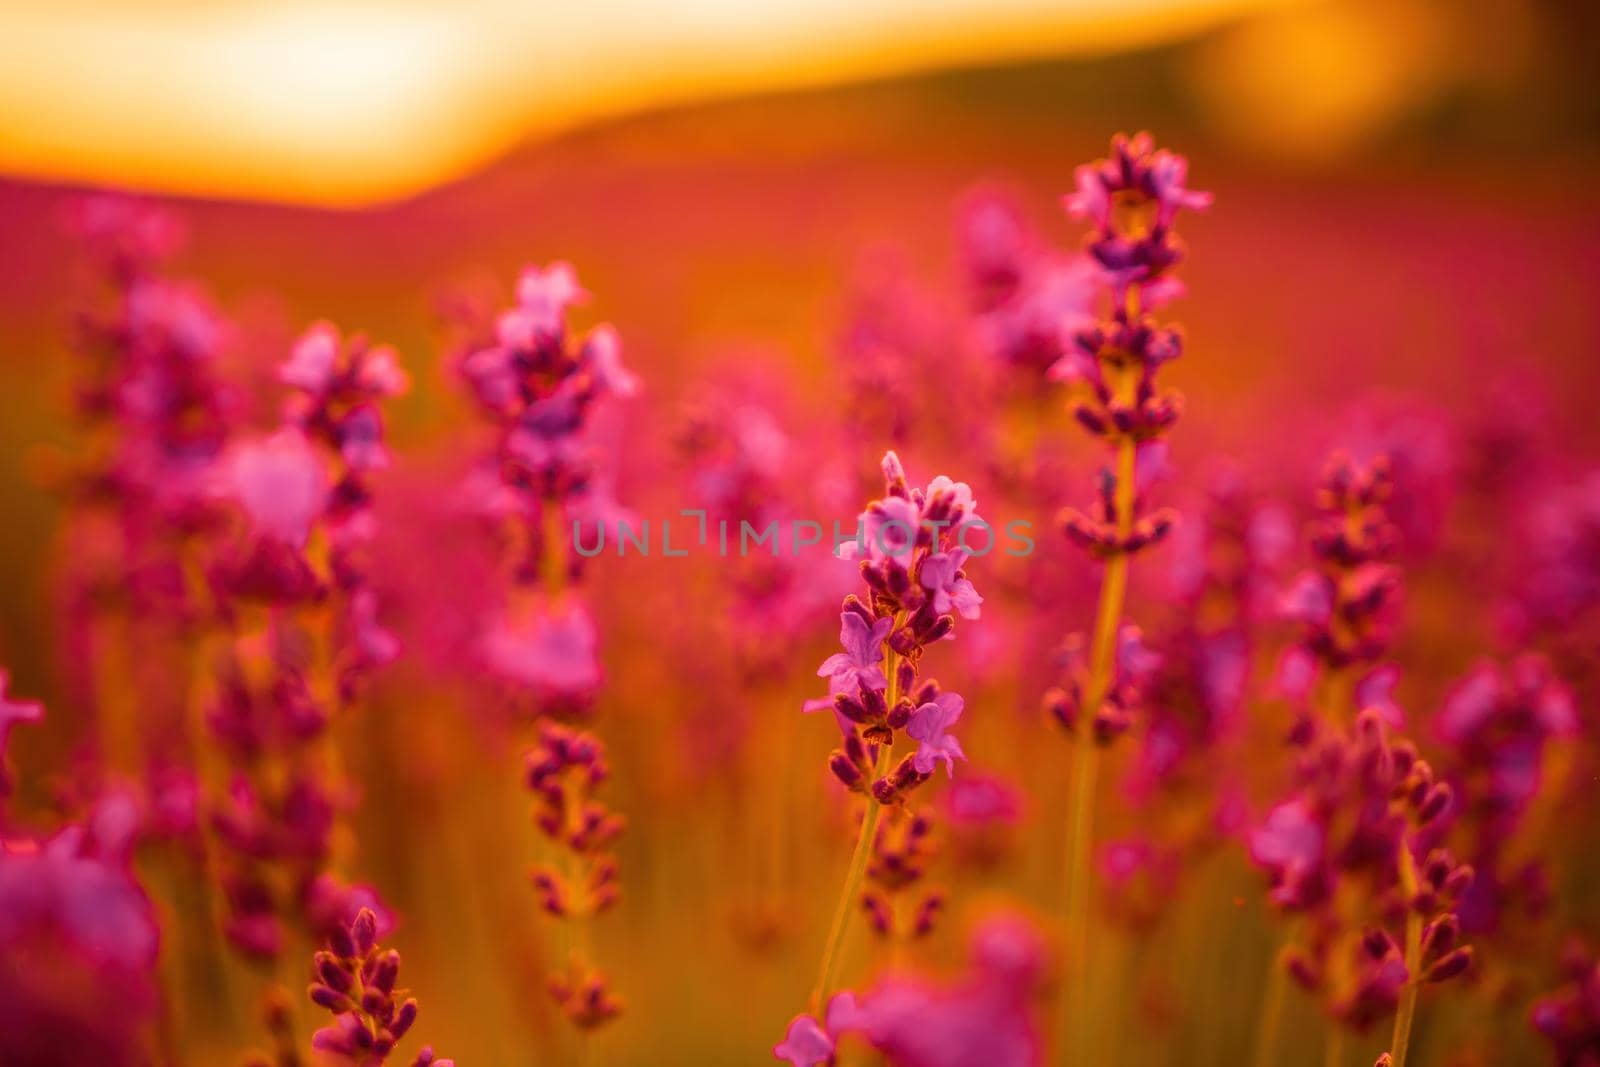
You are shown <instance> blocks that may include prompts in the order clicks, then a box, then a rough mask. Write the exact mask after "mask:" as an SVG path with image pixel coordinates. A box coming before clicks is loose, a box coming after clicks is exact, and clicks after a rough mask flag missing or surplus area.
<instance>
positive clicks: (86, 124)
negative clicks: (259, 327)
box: [0, 0, 1298, 205]
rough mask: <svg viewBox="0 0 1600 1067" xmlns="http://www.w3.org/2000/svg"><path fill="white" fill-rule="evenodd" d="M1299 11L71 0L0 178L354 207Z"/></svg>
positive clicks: (1273, 1) (7, 123) (1186, 4)
mask: <svg viewBox="0 0 1600 1067" xmlns="http://www.w3.org/2000/svg"><path fill="white" fill-rule="evenodd" d="M1297 2H1298V0H1054V2H1051V0H915V2H912V0H888V2H877V3H862V2H861V0H762V2H760V3H750V2H748V0H686V2H684V3H678V4H674V5H671V8H670V10H669V9H668V8H667V6H666V5H663V4H660V3H659V2H657V0H589V2H586V3H584V4H581V5H580V4H564V5H557V4H553V3H537V4H530V3H526V2H518V0H460V2H457V3H449V4H446V3H439V4H422V3H403V2H402V3H386V4H380V3H376V2H364V0H331V2H322V3H311V2H306V0H280V2H276V3H271V4H266V3H249V2H241V0H212V2H209V3H195V2H181V0H145V2H142V3H130V2H118V0H61V2H58V3H52V4H48V5H26V6H25V5H20V4H9V5H6V6H5V7H4V8H3V9H0V116H3V117H0V173H5V174H11V175H20V176H28V177H37V178H48V179H66V180H80V181H91V182H118V183H126V184H132V185H136V186H140V187H144V188H148V189H153V190H160V191H171V192H184V193H196V194H202V195H226V196H241V197H248V198H259V199H267V200H286V201H294V202H305V203H320V204H333V205H353V204H362V203H371V202H376V201H383V200H390V199H395V198H399V197H403V196H405V195H407V194H410V193H412V192H415V191H418V190H420V189H425V188H428V187H430V186H432V185H435V184H438V183H439V182H441V181H445V180H448V179H450V178H452V177H456V176H459V175H461V174H463V173H466V172H469V171H470V170H472V169H473V168H474V167H476V166H478V165H481V164H482V163H483V162H485V161H487V160H489V159H491V158H493V157H494V156H495V155H497V154H498V153H500V152H502V151H504V150H505V149H506V148H508V147H509V146H510V145H512V144H514V143H515V142H517V141H518V140H520V139H522V138H524V137H527V136H530V135H537V134H540V133H545V132H549V131H552V130H556V129H561V128H565V127H570V126H572V125H575V124H579V123H581V122H584V121H586V120H591V119H595V118H599V117H604V116H607V115H614V114H619V113H624V112H628V111H631V110H637V109H640V108H648V107H654V106H660V105H662V104H668V103H676V102H682V101H689V100H695V99H701V98H706V97H713V96H718V95H726V94H729V93H737V92H746V91H752V90H763V89H774V88H789V87H800V86H809V85H819V84H827V83H831V82H839V81H846V80H850V79H854V78H861V77H872V76H881V75H885V74H893V73H899V72H905V71H914V70H920V69H930V68H936V67H941V66H948V65H954V64H963V63H974V62H983V61H995V60H1004V59H1015V58H1023V57H1039V56H1053V55H1069V54H1089V53H1095V52H1103V51H1108V50H1113V49H1118V48H1127V47H1135V46H1138V45H1142V44H1149V43H1153V42H1158V41H1162V40H1168V39H1172V38H1176V37H1182V36H1184V35H1187V34H1191V33H1194V32H1196V31H1198V30H1201V29H1204V28H1207V27H1209V26H1213V25H1216V24H1217V23H1218V22H1220V21H1222V20H1226V19H1229V18H1234V17H1237V16H1239V15H1241V14H1244V13H1247V12H1255V11H1259V10H1260V9H1263V8H1281V7H1286V6H1291V5H1294V4H1296V3H1297Z"/></svg>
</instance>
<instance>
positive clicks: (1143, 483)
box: [1049, 133, 1211, 1057]
mask: <svg viewBox="0 0 1600 1067" xmlns="http://www.w3.org/2000/svg"><path fill="white" fill-rule="evenodd" d="M1076 178H1077V189H1076V191H1075V192H1073V193H1072V194H1070V195H1068V196H1066V197H1065V198H1063V203H1064V205H1065V207H1066V208H1067V211H1068V212H1069V213H1070V214H1071V215H1072V216H1073V217H1075V218H1080V219H1084V220H1085V221H1087V222H1088V223H1089V225H1090V226H1091V231H1090V233H1089V235H1088V237H1087V238H1086V243H1085V247H1086V250H1087V252H1088V253H1089V256H1090V257H1091V258H1092V259H1093V260H1094V262H1095V263H1097V264H1098V266H1099V268H1100V271H1101V273H1102V275H1103V279H1104V282H1105V284H1106V286H1107V288H1108V289H1109V291H1110V296H1111V299H1110V311H1109V314H1108V315H1107V316H1106V317H1104V318H1102V319H1100V320H1099V321H1098V322H1093V323H1091V324H1088V325H1085V326H1084V327H1082V328H1081V329H1078V330H1077V331H1076V332H1075V333H1074V334H1073V336H1072V338H1071V340H1070V341H1069V342H1068V343H1067V345H1066V348H1065V350H1064V351H1063V352H1062V353H1061V355H1060V357H1059V358H1058V359H1057V360H1056V362H1055V363H1054V364H1053V365H1052V366H1051V367H1050V370H1049V377H1050V378H1052V379H1053V380H1057V381H1062V382H1066V383H1068V385H1069V386H1070V388H1071V397H1072V398H1071V400H1070V401H1069V408H1070V410H1071V413H1072V415H1073V417H1074V418H1075V419H1076V420H1077V422H1078V423H1079V424H1080V425H1081V426H1082V427H1083V428H1084V429H1085V430H1087V431H1088V432H1089V433H1090V434H1091V435H1092V436H1094V437H1095V438H1097V439H1099V440H1100V441H1101V442H1103V443H1104V445H1105V446H1106V447H1107V449H1108V450H1109V451H1110V453H1111V465H1110V466H1109V467H1108V468H1106V469H1103V470H1102V471H1101V473H1100V480H1099V491H1098V494H1097V499H1096V500H1095V502H1094V503H1093V504H1092V505H1091V506H1090V507H1089V508H1088V509H1087V510H1083V511H1080V510H1077V509H1072V508H1069V509H1066V510H1065V511H1064V512H1063V513H1062V516H1061V525H1062V528H1063V530H1064V532H1065V533H1066V536H1067V537H1068V539H1069V540H1071V541H1072V542H1073V543H1075V544H1077V545H1079V546H1080V547H1082V548H1084V549H1085V550H1086V551H1088V552H1089V553H1090V554H1091V555H1093V556H1094V557H1095V558H1096V559H1099V560H1102V561H1103V562H1104V565H1105V577H1104V581H1103V583H1102V585H1101V589H1100V602H1099V607H1098V610H1097V614H1096V620H1095V626H1094V631H1093V636H1092V637H1091V638H1090V639H1089V640H1088V641H1083V640H1082V639H1081V638H1080V639H1078V641H1077V647H1079V648H1080V649H1083V650H1084V654H1083V655H1082V656H1081V658H1079V659H1077V661H1076V663H1077V669H1076V670H1071V669H1070V668H1069V684H1068V685H1067V686H1065V687H1063V688H1062V689H1061V690H1058V691H1056V692H1055V693H1054V694H1052V705H1053V706H1052V710H1053V711H1054V712H1055V713H1056V716H1057V718H1059V719H1060V720H1061V721H1062V722H1063V724H1065V725H1067V726H1068V728H1069V729H1070V730H1072V732H1073V733H1074V735H1075V738H1076V741H1075V744H1074V756H1073V766H1072V798H1071V801H1070V810H1069V813H1068V834H1069V845H1068V854H1069V866H1068V873H1067V887H1066V888H1067V892H1066V911H1067V937H1068V953H1069V965H1070V966H1071V967H1072V969H1073V971H1072V973H1073V976H1074V980H1073V981H1072V982H1069V983H1068V985H1069V986H1076V987H1077V988H1076V989H1075V990H1074V992H1075V993H1076V992H1081V990H1082V985H1083V980H1084V977H1085V975H1086V974H1087V971H1086V970H1085V969H1084V968H1085V963H1084V957H1085V954H1086V951H1087V946H1088V940H1089V938H1088V930H1089V882H1088V879H1089V867H1090V864H1089V858H1090V855H1091V852H1092V848H1093V836H1094V803H1095V792H1096V789H1095V785H1096V779H1097V776H1098V764H1099V750H1100V748H1101V747H1102V746H1104V745H1106V744H1108V743H1109V742H1110V741H1111V740H1112V739H1113V738H1114V737H1116V736H1117V735H1118V734H1120V733H1122V732H1123V731H1124V730H1126V729H1127V727H1128V725H1129V723H1130V722H1131V718H1132V706H1133V705H1134V704H1135V703H1136V702H1137V700H1138V692H1137V690H1138V684H1137V678H1136V677H1135V676H1134V674H1135V672H1134V670H1133V669H1132V668H1134V667H1135V663H1136V661H1134V660H1130V658H1129V657H1127V656H1124V655H1123V654H1122V651H1124V650H1127V649H1129V647H1130V632H1129V631H1128V630H1127V629H1126V628H1125V627H1124V626H1123V625H1122V614H1123V601H1124V599H1125V596H1126V592H1127V582H1128V566H1129V561H1130V559H1131V558H1132V556H1133V555H1134V554H1135V553H1137V552H1139V551H1142V550H1143V549H1145V548H1148V547H1149V546H1151V545H1153V544H1155V543H1157V542H1158V541H1160V540H1161V539H1162V538H1163V537H1165V536H1166V535H1167V534H1168V533H1169V532H1170V531H1171V529H1172V526H1173V523H1174V522H1175V520H1176V516H1175V513H1174V512H1172V511H1171V510H1170V509H1166V508H1161V509H1152V508H1150V507H1149V504H1148V501H1147V500H1146V490H1147V489H1148V487H1149V483H1150V481H1151V480H1152V475H1153V474H1154V472H1155V470H1156V469H1157V468H1158V467H1159V466H1160V464H1161V462H1162V459H1163V457H1164V451H1163V449H1164V447H1165V446H1164V444H1163V443H1162V441H1161V439H1162V438H1163V437H1164V436H1165V435H1166V433H1167V432H1168V431H1169V430H1170V429H1171V428H1172V425H1173V423H1175V422H1176V421H1177V419H1178V416H1179V414H1180V412H1181V410H1182V402H1181V399H1180V398H1179V396H1178V395H1177V394H1176V393H1174V392H1172V391H1170V390H1167V389H1164V388H1162V387H1161V385H1160V383H1159V381H1158V374H1159V372H1160V370H1161V368H1162V367H1163V366H1165V365H1166V364H1167V363H1169V362H1171V361H1172V360H1174V359H1177V358H1178V357H1179V356H1180V355H1181V354H1182V351H1183V335H1182V333H1181V332H1180V331H1179V330H1178V329H1176V328H1174V327H1170V326H1163V325H1161V324H1160V323H1158V322H1157V321H1156V320H1155V319H1154V318H1153V317H1152V316H1151V315H1150V314H1149V312H1151V311H1153V310H1155V309H1158V308H1160V307H1161V306H1162V305H1164V304H1166V303H1167V302H1168V301H1170V300H1171V299H1172V298H1173V297H1175V296H1178V295H1180V294H1181V293H1182V291H1183V285H1182V283H1181V282H1179V281H1178V280H1177V278H1176V277H1175V275H1174V273H1173V271H1174V268H1175V267H1176V266H1177V265H1178V263H1179V262H1180V261H1181V260H1182V259H1183V245H1182V242H1181V241H1180V240H1179V239H1178V236H1177V234H1176V232H1175V230H1174V228H1173V225H1174V222H1175V221H1176V218H1177V215H1178V212H1179V211H1180V210H1182V209H1203V208H1205V207H1207V206H1209V204H1210V203H1211V196H1210V194H1208V193H1201V192H1196V191H1194V190H1191V189H1189V188H1188V187H1187V184H1186V183H1187V179H1188V161H1187V160H1185V159H1184V158H1183V157H1182V156H1179V155H1175V154H1173V153H1172V152H1169V151H1167V150H1166V149H1157V148H1156V147H1155V143H1154V141H1153V140H1152V139H1151V137H1150V135H1149V134H1147V133H1141V134H1138V135H1137V136H1134V137H1131V138H1130V137H1126V136H1123V135H1120V134H1119V135H1118V136H1116V137H1114V138H1113V139H1112V141H1111V153H1110V155H1109V156H1108V157H1107V158H1105V159H1102V160H1098V161H1096V162H1095V163H1090V164H1085V165H1083V166H1080V167H1079V168H1078V169H1077V172H1076ZM1136 633H1137V631H1132V634H1136ZM1086 1025H1087V1023H1086V1021H1083V1020H1080V1023H1079V1024H1078V1025H1074V1026H1073V1027H1072V1033H1073V1035H1074V1039H1075V1040H1077V1041H1081V1040H1082V1037H1083V1034H1084V1033H1085V1027H1086ZM1076 1051H1077V1052H1078V1054H1079V1055H1080V1057H1082V1056H1084V1055H1086V1053H1085V1052H1084V1051H1083V1049H1081V1048H1078V1049H1076Z"/></svg>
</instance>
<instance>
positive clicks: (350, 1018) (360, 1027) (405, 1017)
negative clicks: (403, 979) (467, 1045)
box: [309, 908, 454, 1067]
mask: <svg viewBox="0 0 1600 1067" xmlns="http://www.w3.org/2000/svg"><path fill="white" fill-rule="evenodd" d="M378 937H379V932H378V921H377V916H376V915H374V914H373V913H372V911H370V910H368V909H366V908H363V909H361V911H360V912H358V913H357V914H356V917H355V918H354V919H353V920H351V922H350V924H349V926H348V927H338V928H335V930H334V932H333V933H332V935H331V936H330V937H329V938H328V947H327V950H326V951H321V952H318V953H317V954H316V956H315V957H314V958H313V960H312V972H313V974H314V976H315V979H314V981H313V982H312V983H311V986H310V989H309V995H310V997H311V1002H312V1003H313V1004H315V1005H317V1006H318V1007H319V1008H324V1009H326V1010H327V1011H329V1012H332V1013H333V1016H334V1020H333V1022H332V1023H331V1024H330V1025H328V1026H324V1027H322V1028H321V1029H319V1030H318V1031H317V1032H316V1033H315V1034H313V1035H312V1037H311V1047H312V1048H314V1049H316V1050H317V1051H319V1052H322V1053H326V1054H328V1055H329V1056H332V1057H334V1058H335V1060H336V1061H337V1062H341V1063H348V1064H350V1065H352V1067H380V1065H382V1064H383V1063H385V1062H387V1061H388V1058H389V1054H390V1053H391V1052H393V1051H394V1047H395V1045H396V1044H398V1043H399V1042H400V1040H401V1039H402V1038H404V1037H405V1036H406V1034H407V1033H409V1032H410V1030H411V1026H412V1024H413V1023H415V1022H416V1020H417V1000H416V998H415V997H412V996H410V995H409V994H408V991H407V990H404V989H398V988H396V984H397V981H398V979H399V976H400V953H398V952H396V951H394V950H393V949H387V950H385V949H384V948H383V947H382V946H380V945H379V944H378ZM412 1064H413V1067H454V1061H452V1060H441V1059H435V1058H434V1055H433V1049H432V1048H424V1049H423V1050H422V1051H421V1052H419V1053H418V1054H417V1058H416V1059H415V1060H413V1061H412Z"/></svg>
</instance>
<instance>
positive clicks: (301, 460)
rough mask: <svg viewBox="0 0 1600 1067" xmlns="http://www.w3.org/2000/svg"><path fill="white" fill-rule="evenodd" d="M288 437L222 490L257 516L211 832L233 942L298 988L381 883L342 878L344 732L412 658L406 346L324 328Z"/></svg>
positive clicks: (224, 625) (297, 380) (295, 361)
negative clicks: (408, 639) (392, 521)
mask: <svg viewBox="0 0 1600 1067" xmlns="http://www.w3.org/2000/svg"><path fill="white" fill-rule="evenodd" d="M278 376H279V379H280V380H281V381H282V382H283V383H284V384H286V385H288V386H289V387H290V389H291V392H290V394H289V396H288V398H287V399H286V401H285V403H284V407H283V421H282V425H281V426H280V428H279V429H278V430H277V431H276V432H275V433H274V434H272V435H271V436H270V437H267V438H265V439H263V440H256V441H248V442H242V443H240V444H239V445H238V446H236V447H235V448H234V449H232V450H231V451H230V452H229V453H228V454H227V455H226V456H225V457H224V459H223V461H222V464H221V468H220V472H219V478H218V483H219V486H220V488H221V489H222V490H223V491H224V492H225V493H226V494H227V495H228V496H229V497H231V498H232V499H233V500H234V501H235V502H236V503H237V504H238V505H239V508H240V510H241V511H242V512H243V514H244V516H245V517H246V519H247V520H248V521H247V527H246V529H245V530H244V531H243V534H242V537H241V538H240V539H239V542H238V543H237V544H236V545H234V546H233V547H232V548H231V549H229V550H228V551H226V552H224V553H221V554H219V556H218V558H217V559H216V560H215V561H214V563H213V564H212V566H211V567H210V569H209V575H208V578H209V582H208V585H209V587H210V589H211V590H212V592H213V595H214V597H215V607H214V610H215V612H216V618H217V631H218V632H217V633H216V635H215V639H214V640H213V641H212V642H210V647H209V649H208V650H207V654H206V655H205V656H204V657H202V662H205V663H207V665H208V666H209V667H210V668H211V670H212V671H213V672H214V678H213V679H212V683H211V689H210V694H209V699H207V700H205V701H203V702H202V703H201V705H200V706H201V707H203V715H204V723H205V726H206V728H207V730H208V734H209V737H208V742H209V745H208V748H207V749H206V750H204V752H203V754H204V755H207V756H211V757H214V758H210V759H207V760H206V761H205V762H204V763H203V764H202V768H203V770H204V772H205V773H204V774H203V776H202V790H201V802H202V807H203V810H204V811H205V814H206V818H205V823H204V825H205V830H206V832H207V833H209V834H210V835H211V836H212V837H213V838H214V839H215V842H216V844H217V846H218V847H217V863H218V867H219V870H218V873H217V878H218V881H219V884H220V887H221V890H222V896H223V898H224V902H225V904H224V914H223V932H224V934H225V936H226V937H227V938H228V940H229V941H230V942H231V944H232V945H233V946H234V947H235V948H236V949H237V950H238V951H239V952H240V953H241V954H242V955H243V956H244V957H245V958H246V959H247V960H250V961H252V962H254V963H256V964H258V965H259V966H261V967H262V968H263V969H264V970H265V971H267V972H268V973H269V974H274V976H275V978H276V983H277V985H279V986H292V985H293V984H294V983H293V982H292V981H291V980H290V977H291V973H292V969H293V967H294V964H293V962H292V961H293V960H294V959H296V958H297V949H296V946H297V945H298V944H301V943H303V942H304V941H307V940H310V941H312V942H316V941H320V940H321V939H322V938H323V937H325V936H327V935H328V933H329V931H330V930H332V929H334V928H335V927H337V926H340V925H343V924H348V923H349V922H350V921H351V919H352V918H353V917H354V915H355V913H356V911H357V910H358V909H359V908H361V907H363V906H365V905H367V904H374V903H376V896H375V894H374V893H373V891H372V890H371V889H369V888H366V887H363V886H352V885H346V884H345V883H343V882H342V881H341V880H340V878H339V877H338V875H337V874H336V873H335V869H336V868H337V867H339V866H341V865H342V862H341V861H342V860H344V859H347V858H348V857H342V856H340V855H339V849H338V847H337V845H338V842H339V841H340V840H341V835H340V833H339V829H340V826H339V823H340V816H341V815H342V814H343V813H344V812H345V811H346V810H347V809H348V807H349V806H350V803H351V800H350V797H351V783H349V782H348V781H347V780H346V778H345V773H344V768H343V759H342V757H341V753H340V751H339V742H338V739H337V736H336V732H335V731H336V728H337V725H338V723H339V720H340V719H341V718H342V717H343V716H344V715H346V714H347V713H348V712H349V711H350V710H352V709H353V708H354V707H355V706H356V705H357V703H358V701H359V698H360V695H361V692H362V689H363V686H364V682H365V680H366V678H367V677H368V676H369V675H370V674H371V672H372V671H373V670H374V669H376V668H378V667H381V666H383V665H384V664H387V663H388V662H390V661H391V660H393V659H394V657H395V656H396V655H397V654H398V652H399V646H398V642H397V641H396V639H395V637H394V636H393V635H392V634H391V633H390V632H389V631H388V630H387V629H385V628H384V627H383V626H382V625H381V624H380V623H379V621H378V594H377V591H376V588H375V587H374V584H373V580H372V574H371V560H370V555H371V544H372V540H373V538H374V536H375V534H376V530H377V519H376V516H375V513H374V511H373V496H372V484H371V479H372V476H373V474H374V473H375V472H377V471H380V470H382V469H384V468H386V467H387V466H388V465H389V462H390V456H389V452H388V449H387V447H386V445H385V443H384V421H383V416H382V412H381V409H380V403H381V402H382V401H384V400H386V399H388V398H391V397H394V396H396V395H398V394H400V393H402V392H404V391H405V390H406V388H408V386H409V381H408V379H407V376H406V374H405V372H404V371H403V370H402V369H401V368H400V365H399V362H398V360H397V357H396V354H395V352H394V350H393V349H391V348H389V347H387V346H384V345H375V344H371V343H370V342H368V341H367V340H366V339H365V338H364V337H361V336H354V337H350V338H342V337H341V336H340V334H339V332H338V331H337V330H336V329H335V328H334V327H333V326H332V325H330V324H327V323H318V324H316V325H314V326H312V327H311V328H310V329H309V330H307V331H306V333H305V334H304V335H303V336H302V337H301V338H300V339H299V340H298V341H297V342H296V343H295V345H294V347H293V349H292V351H291V353H290V355H289V358H288V359H287V360H286V361H284V362H283V363H282V364H281V365H280V366H279V368H278ZM275 997H276V1001H277V1003H278V1004H279V1005H280V1007H279V1008H278V1009H274V1010H271V1011H269V1016H268V1017H269V1020H281V1021H275V1022H274V1023H273V1029H274V1030H275V1031H282V1030H287V1031H288V1033H287V1035H286V1036H279V1035H277V1034H276V1033H275V1038H276V1039H277V1040H278V1041H279V1042H280V1043H282V1042H283V1041H284V1040H288V1041H289V1042H290V1043H291V1044H293V1043H294V1042H295V1040H296V1035H295V1034H294V1033H293V1015H294V1012H293V1007H292V1004H293V1001H292V1000H289V999H288V998H287V997H285V996H284V995H283V994H282V993H281V992H280V993H278V994H276V995H275Z"/></svg>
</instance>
